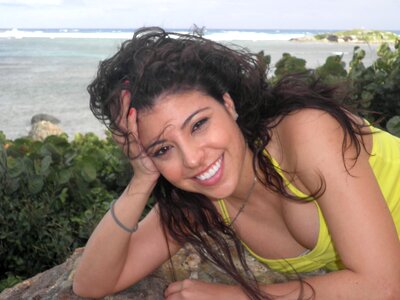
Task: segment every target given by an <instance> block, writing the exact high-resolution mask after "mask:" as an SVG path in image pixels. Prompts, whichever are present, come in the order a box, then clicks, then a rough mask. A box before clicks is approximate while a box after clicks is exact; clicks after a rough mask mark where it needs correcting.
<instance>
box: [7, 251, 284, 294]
mask: <svg viewBox="0 0 400 300" xmlns="http://www.w3.org/2000/svg"><path fill="white" fill-rule="evenodd" d="M82 252H83V248H79V249H76V250H75V252H74V253H73V255H72V256H71V257H69V258H68V259H67V260H66V262H64V263H63V264H61V265H58V266H56V267H53V268H52V269H50V270H47V271H45V272H43V273H40V274H37V275H36V276H34V277H32V278H30V279H27V280H25V281H23V282H21V283H19V284H17V285H16V286H14V287H12V288H9V289H6V290H4V291H3V292H2V293H1V294H0V300H6V299H20V300H25V299H49V300H50V299H73V300H76V299H82V298H80V297H78V296H77V295H75V294H74V293H73V291H72V280H73V277H74V273H75V268H76V266H77V264H78V261H79V258H80V256H81V254H82ZM246 259H247V261H248V264H249V267H250V269H252V270H253V272H254V274H255V276H256V278H257V279H259V280H260V281H261V282H262V283H274V282H284V281H286V280H287V278H286V277H285V276H283V275H282V274H279V273H276V272H273V271H270V270H268V269H267V268H266V267H265V266H264V265H262V264H261V263H259V262H258V261H257V260H255V259H254V258H253V257H250V256H249V255H248V254H246ZM171 261H172V265H173V270H174V271H172V268H171V262H169V261H167V262H166V263H165V264H164V265H162V266H161V267H160V268H159V269H157V270H156V271H155V272H154V273H152V274H151V275H149V276H147V277H146V278H144V279H143V280H142V281H140V282H138V283H137V284H135V285H133V286H132V287H130V288H128V289H126V290H124V291H122V292H120V293H118V294H115V295H112V296H107V297H105V298H104V299H107V300H113V299H151V300H158V299H160V300H161V299H164V297H163V291H164V289H165V287H167V286H168V284H169V283H170V282H172V281H174V277H175V280H183V279H185V278H191V279H199V280H203V281H207V282H219V283H233V282H232V280H231V279H230V278H229V276H228V275H226V274H225V273H224V272H222V271H221V270H219V269H217V268H216V267H215V266H213V265H211V264H210V263H209V262H205V261H202V259H201V258H200V256H199V255H198V254H197V252H196V251H195V250H194V249H193V247H191V246H190V245H186V246H185V247H183V248H182V249H181V250H180V251H179V252H178V253H177V254H176V255H174V256H173V257H172V260H171Z"/></svg>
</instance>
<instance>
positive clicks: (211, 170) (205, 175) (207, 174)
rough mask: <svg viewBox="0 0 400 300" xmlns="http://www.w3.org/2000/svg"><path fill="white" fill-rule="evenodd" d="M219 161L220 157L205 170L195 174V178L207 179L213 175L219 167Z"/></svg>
mask: <svg viewBox="0 0 400 300" xmlns="http://www.w3.org/2000/svg"><path fill="white" fill-rule="evenodd" d="M221 161H222V158H220V159H218V161H217V162H216V163H215V164H214V165H213V166H212V167H210V168H209V169H208V171H207V172H204V173H203V174H200V175H198V176H196V178H197V179H199V180H207V179H210V178H211V177H213V176H214V175H215V174H216V173H217V172H218V170H219V168H221Z"/></svg>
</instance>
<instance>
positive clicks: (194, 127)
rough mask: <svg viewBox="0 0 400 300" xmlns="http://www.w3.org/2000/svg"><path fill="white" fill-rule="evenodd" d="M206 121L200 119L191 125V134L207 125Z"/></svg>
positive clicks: (206, 119) (205, 119)
mask: <svg viewBox="0 0 400 300" xmlns="http://www.w3.org/2000/svg"><path fill="white" fill-rule="evenodd" d="M207 121H208V118H204V119H201V120H200V121H197V122H196V123H195V124H194V125H193V127H192V132H195V131H197V130H199V129H201V127H202V126H203V125H204V124H205V123H207Z"/></svg>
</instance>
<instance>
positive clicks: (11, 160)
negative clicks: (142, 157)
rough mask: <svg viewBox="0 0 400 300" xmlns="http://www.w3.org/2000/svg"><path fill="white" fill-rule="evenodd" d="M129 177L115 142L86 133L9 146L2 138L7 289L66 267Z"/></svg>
mask: <svg viewBox="0 0 400 300" xmlns="http://www.w3.org/2000/svg"><path fill="white" fill-rule="evenodd" d="M130 170H131V168H130V165H129V162H128V161H127V159H126V158H125V157H124V155H123V154H122V152H121V151H120V149H119V148H118V147H117V146H116V145H115V143H114V142H112V140H111V139H110V138H107V139H106V140H100V139H99V138H98V137H97V136H95V135H94V134H87V135H77V136H76V137H75V139H74V140H73V141H72V142H69V141H68V139H67V137H66V136H61V137H59V136H50V137H48V138H47V139H46V140H45V141H43V142H39V141H32V140H30V139H27V138H20V139H16V140H15V141H9V140H6V138H5V136H4V135H3V134H1V135H0V186H1V189H0V199H1V201H0V228H1V232H0V257H1V261H0V274H1V276H2V277H1V278H0V280H1V279H3V285H5V286H4V287H6V286H7V285H9V284H12V283H15V282H16V281H17V280H18V279H21V278H23V277H28V276H32V275H34V274H36V273H38V272H41V271H43V270H45V269H46V268H49V267H52V266H54V265H56V264H58V263H61V262H63V261H64V260H65V259H66V257H67V256H68V255H69V254H70V253H71V251H72V250H73V249H74V248H76V247H78V246H82V245H84V244H85V242H86V241H87V239H88V237H89V235H90V233H91V232H92V230H93V229H94V226H95V225H96V224H97V223H98V222H99V220H100V218H101V217H102V216H103V215H104V213H105V212H106V210H107V209H108V206H109V203H110V201H111V200H112V199H114V198H115V197H117V196H118V195H119V194H120V193H121V192H122V190H123V189H124V188H125V186H126V185H127V183H128V181H129V179H130V177H131V175H132V174H131V171H130ZM17 276H19V277H17ZM5 278H7V279H5ZM7 282H8V284H7ZM0 284H1V283H0Z"/></svg>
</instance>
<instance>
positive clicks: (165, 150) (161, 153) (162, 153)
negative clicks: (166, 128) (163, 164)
mask: <svg viewBox="0 0 400 300" xmlns="http://www.w3.org/2000/svg"><path fill="white" fill-rule="evenodd" d="M170 148H171V147H170V146H162V147H161V148H160V149H158V150H157V151H156V152H155V153H154V154H153V156H154V157H159V156H162V155H164V154H165V153H166V152H167V151H168V150H169V149H170Z"/></svg>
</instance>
